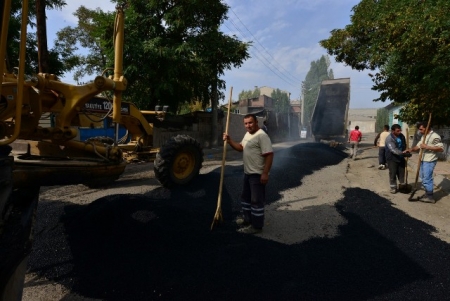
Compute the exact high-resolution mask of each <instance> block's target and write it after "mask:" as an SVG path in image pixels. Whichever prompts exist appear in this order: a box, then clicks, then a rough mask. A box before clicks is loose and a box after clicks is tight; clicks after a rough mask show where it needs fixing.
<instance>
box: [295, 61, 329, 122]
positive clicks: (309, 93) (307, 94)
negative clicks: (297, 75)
mask: <svg viewBox="0 0 450 301" xmlns="http://www.w3.org/2000/svg"><path fill="white" fill-rule="evenodd" d="M329 67H330V60H329V58H328V57H327V56H325V55H322V56H321V58H320V59H318V60H317V61H313V62H311V67H310V69H309V71H308V73H307V74H306V78H305V81H303V83H302V92H303V101H304V102H305V104H304V106H303V107H304V110H305V111H304V112H302V114H303V123H304V125H302V126H304V127H309V126H310V120H311V117H312V113H313V110H314V106H315V105H316V102H317V96H318V95H319V89H320V84H321V83H322V81H323V80H327V79H333V78H334V74H333V70H332V69H328V68H329Z"/></svg>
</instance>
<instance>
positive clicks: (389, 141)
mask: <svg viewBox="0 0 450 301" xmlns="http://www.w3.org/2000/svg"><path fill="white" fill-rule="evenodd" d="M385 150H386V162H387V165H388V168H389V186H390V192H391V193H397V191H398V189H397V179H398V182H399V185H400V186H403V187H404V186H405V185H406V184H405V183H406V182H405V167H406V160H405V157H411V154H410V152H409V151H407V150H406V139H405V136H404V135H403V134H402V128H401V126H400V125H398V124H393V125H392V127H391V133H390V135H388V136H387V137H386V145H385Z"/></svg>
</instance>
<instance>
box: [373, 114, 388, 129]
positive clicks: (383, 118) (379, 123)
mask: <svg viewBox="0 0 450 301" xmlns="http://www.w3.org/2000/svg"><path fill="white" fill-rule="evenodd" d="M386 124H388V125H389V111H388V110H387V109H386V108H380V109H378V110H377V119H376V121H375V132H377V133H379V132H381V131H382V130H383V127H384V125H386Z"/></svg>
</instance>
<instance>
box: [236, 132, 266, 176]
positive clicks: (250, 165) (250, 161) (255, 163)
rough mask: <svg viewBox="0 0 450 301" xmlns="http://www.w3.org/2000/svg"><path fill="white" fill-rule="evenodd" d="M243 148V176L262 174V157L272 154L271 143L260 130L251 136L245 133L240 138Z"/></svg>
mask: <svg viewBox="0 0 450 301" xmlns="http://www.w3.org/2000/svg"><path fill="white" fill-rule="evenodd" d="M241 145H242V147H243V148H244V153H243V156H242V158H243V161H244V173H245V174H262V172H263V170H264V155H268V154H271V153H273V149H272V142H271V141H270V138H269V136H268V135H267V134H266V132H264V131H263V130H262V129H259V130H258V131H256V132H255V133H253V134H250V133H249V132H247V133H246V134H245V136H244V138H242V141H241Z"/></svg>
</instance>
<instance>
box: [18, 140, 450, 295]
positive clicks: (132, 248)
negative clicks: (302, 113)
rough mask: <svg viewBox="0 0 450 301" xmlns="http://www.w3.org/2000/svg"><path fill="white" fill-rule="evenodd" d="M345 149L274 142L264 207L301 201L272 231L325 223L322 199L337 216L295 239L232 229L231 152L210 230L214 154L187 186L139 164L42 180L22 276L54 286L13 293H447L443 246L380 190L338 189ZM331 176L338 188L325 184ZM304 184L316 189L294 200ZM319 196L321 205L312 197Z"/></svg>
mask: <svg viewBox="0 0 450 301" xmlns="http://www.w3.org/2000/svg"><path fill="white" fill-rule="evenodd" d="M346 157H347V155H346V154H345V153H344V152H341V151H339V150H337V149H334V148H330V147H328V146H327V145H324V144H316V143H302V144H298V145H294V146H291V147H286V148H284V149H279V150H277V153H276V156H275V162H274V165H273V168H272V172H271V176H270V184H269V186H268V194H267V203H268V206H273V205H275V204H277V202H281V201H283V202H290V203H291V205H292V206H293V205H294V203H295V202H296V203H302V202H303V203H304V204H305V203H307V202H308V204H311V205H308V206H306V207H303V209H301V210H291V211H286V216H287V217H286V218H291V219H293V220H300V219H302V222H304V225H305V229H303V230H302V229H298V228H295V229H292V228H289V227H286V228H285V229H283V233H280V235H281V234H283V235H285V236H289V235H296V234H298V233H295V232H302V231H309V230H308V229H307V227H308V225H312V224H314V225H316V226H317V225H319V228H320V225H323V228H325V225H328V224H329V223H330V221H329V216H327V215H321V212H325V211H329V210H330V208H331V209H332V210H333V211H334V212H335V217H334V218H335V219H339V220H340V222H339V224H337V225H335V233H334V234H333V235H317V236H310V237H309V238H308V239H306V240H299V241H298V242H297V243H292V242H290V243H283V242H282V241H276V240H272V239H266V238H264V236H252V235H243V234H240V233H238V232H236V225H235V224H234V222H233V221H234V219H235V218H236V216H237V214H238V208H239V204H238V201H237V200H238V198H239V191H240V187H241V179H242V164H241V162H240V161H239V159H234V160H233V161H231V162H229V166H227V168H226V173H225V179H224V189H223V198H222V208H223V216H224V222H223V223H221V224H219V225H217V226H216V227H215V228H214V229H213V230H212V231H211V230H210V225H211V222H212V220H213V216H214V212H215V210H216V204H217V195H218V183H219V179H220V166H219V164H220V162H219V161H217V162H213V161H208V162H205V165H206V166H207V167H206V172H205V173H203V174H201V175H200V176H199V177H198V178H197V179H196V180H195V181H194V183H193V184H192V185H190V186H189V187H184V188H182V189H181V188H180V189H175V190H172V191H168V190H166V189H164V188H161V187H159V186H158V184H157V183H156V181H155V180H153V179H149V177H150V176H149V173H148V172H147V169H148V168H150V167H149V166H150V164H142V165H141V166H135V167H134V168H133V169H130V170H129V171H127V172H128V174H127V175H125V176H124V177H123V178H122V179H121V180H119V181H117V182H116V183H115V184H114V185H112V187H109V188H107V189H102V190H91V189H87V188H86V187H80V186H66V187H54V188H53V187H52V188H46V189H44V191H43V193H42V196H41V200H40V204H39V209H38V224H37V227H36V235H35V237H36V241H35V244H34V248H33V252H32V254H31V258H30V263H29V274H30V275H34V276H33V277H35V278H34V279H36V278H38V279H46V281H42V282H46V283H51V284H52V285H53V286H62V287H63V288H64V289H65V292H64V294H63V295H57V294H56V293H55V292H54V291H52V290H51V289H49V288H48V286H47V287H45V288H44V286H40V285H39V284H38V283H39V281H30V280H29V281H28V282H27V283H26V284H25V285H26V289H25V297H24V299H23V300H37V299H36V298H35V299H33V296H38V295H39V290H44V289H47V290H48V293H47V295H46V298H47V299H42V300H402V301H403V300H450V295H449V290H450V272H449V271H450V260H449V259H450V258H449V257H450V246H449V244H448V243H445V242H443V241H441V240H439V239H437V238H436V237H434V236H433V235H432V232H433V231H434V228H433V227H431V226H429V225H428V224H426V223H424V222H421V221H418V220H416V219H414V218H411V217H410V216H408V215H407V214H405V213H404V212H403V211H401V210H399V209H397V208H396V207H395V206H393V205H392V203H391V202H390V201H389V200H387V199H386V198H384V197H383V196H380V195H377V194H375V193H374V192H372V191H371V190H368V189H364V188H362V187H360V188H358V187H348V183H347V180H346V178H345V176H344V175H342V177H340V176H339V173H341V172H342V173H345V171H346V168H347V161H348V160H347V159H346ZM146 172H147V173H146ZM336 175H338V176H336ZM313 176H315V177H316V178H314V179H317V180H314V181H313V182H314V183H315V184H314V183H313V184H311V181H308V179H310V177H313ZM331 181H333V185H337V186H339V187H340V189H341V190H342V191H341V192H336V193H332V192H330V191H328V190H327V188H328V187H327V186H331V185H332V184H331ZM341 182H342V184H341ZM328 184H329V185H328ZM307 185H308V187H306V186H307ZM314 185H316V186H314ZM302 186H303V187H302ZM307 191H314V192H315V193H316V194H317V198H306V197H305V198H304V195H303V194H304V193H305V194H306V192H307ZM325 191H326V195H325ZM286 192H290V193H286ZM328 194H329V198H330V201H329V202H328V203H326V202H325V203H323V204H322V203H320V204H319V203H317V204H315V202H316V200H318V199H322V200H323V199H326V198H327V197H328ZM306 199H307V200H306ZM291 208H293V207H291ZM288 216H289V217H288ZM266 228H267V231H269V232H270V225H269V226H267V227H266ZM265 231H266V229H265ZM324 231H325V229H324ZM324 233H325V232H324ZM28 279H29V278H28Z"/></svg>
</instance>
